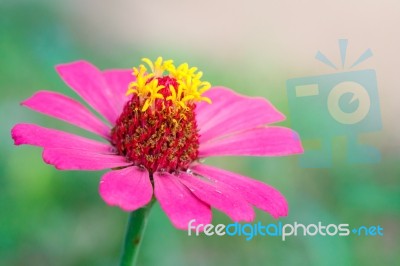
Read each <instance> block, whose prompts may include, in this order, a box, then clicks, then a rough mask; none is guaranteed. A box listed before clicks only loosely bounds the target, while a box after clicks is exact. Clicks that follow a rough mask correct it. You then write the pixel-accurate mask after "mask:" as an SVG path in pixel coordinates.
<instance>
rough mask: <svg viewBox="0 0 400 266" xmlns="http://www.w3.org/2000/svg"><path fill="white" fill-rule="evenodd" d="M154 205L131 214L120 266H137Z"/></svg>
mask: <svg viewBox="0 0 400 266" xmlns="http://www.w3.org/2000/svg"><path fill="white" fill-rule="evenodd" d="M152 203H153V202H150V203H149V204H148V205H147V206H145V207H143V208H140V209H137V210H136V211H133V212H131V213H130V214H129V219H128V225H127V227H126V233H125V241H124V246H123V250H122V255H121V261H120V266H134V265H136V260H137V257H138V254H139V249H140V245H141V243H142V242H143V235H144V231H145V229H146V225H147V220H148V216H149V213H150V209H151V206H152V205H153V204H152Z"/></svg>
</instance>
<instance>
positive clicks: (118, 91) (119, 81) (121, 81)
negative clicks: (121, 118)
mask: <svg viewBox="0 0 400 266" xmlns="http://www.w3.org/2000/svg"><path fill="white" fill-rule="evenodd" d="M103 76H104V78H105V80H106V82H107V84H108V87H109V88H111V89H112V91H113V93H114V97H115V99H116V100H115V104H116V106H115V108H116V110H117V112H118V113H122V109H123V107H124V105H125V103H126V102H127V101H128V100H129V99H130V98H131V97H130V96H126V92H127V90H128V87H129V83H131V82H133V81H135V77H134V76H133V75H132V69H109V70H106V71H103Z"/></svg>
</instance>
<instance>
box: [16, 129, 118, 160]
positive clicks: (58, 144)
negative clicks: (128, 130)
mask: <svg viewBox="0 0 400 266" xmlns="http://www.w3.org/2000/svg"><path fill="white" fill-rule="evenodd" d="M11 136H12V138H13V139H14V144H15V145H21V144H29V145H34V146H39V147H43V148H65V149H77V150H87V151H92V152H97V153H105V154H113V153H115V152H113V148H112V147H111V145H109V144H105V143H101V142H98V141H95V140H91V139H87V138H84V137H80V136H77V135H74V134H70V133H67V132H64V131H59V130H56V129H50V128H45V127H41V126H38V125H34V124H17V125H15V126H14V127H13V129H12V130H11Z"/></svg>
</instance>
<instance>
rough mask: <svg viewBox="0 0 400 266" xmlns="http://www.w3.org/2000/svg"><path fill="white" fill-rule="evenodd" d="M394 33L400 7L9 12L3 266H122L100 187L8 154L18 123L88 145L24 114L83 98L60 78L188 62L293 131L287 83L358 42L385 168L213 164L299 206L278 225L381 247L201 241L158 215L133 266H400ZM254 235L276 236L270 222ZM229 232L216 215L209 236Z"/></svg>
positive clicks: (59, 5) (82, 4) (13, 151)
mask: <svg viewBox="0 0 400 266" xmlns="http://www.w3.org/2000/svg"><path fill="white" fill-rule="evenodd" d="M399 25H400V2H399V1H361V0H357V1H317V0H315V1H226V0H223V1H209V0H205V1H177V0H172V1H161V0H159V1H106V0H98V1H89V0H81V1H77V0H72V1H23V0H21V1H5V0H3V1H1V2H0V86H1V89H0V96H1V97H0V108H1V109H0V112H1V113H0V114H1V120H0V121H1V122H0V123H1V126H0V137H1V139H0V149H1V160H0V264H1V265H61V266H62V265H117V261H118V256H119V249H120V246H121V240H122V237H123V233H124V226H125V222H126V218H127V214H126V213H124V212H122V211H120V210H119V209H117V208H110V207H108V206H106V205H105V204H104V203H103V202H102V200H101V199H100V197H99V196H98V194H97V186H98V181H99V179H100V176H101V174H102V173H100V172H90V173H87V172H86V173H85V172H59V171H56V170H55V169H54V168H53V167H51V166H48V165H45V164H44V163H43V162H42V160H41V157H40V154H41V152H40V149H38V148H32V147H18V148H16V147H14V146H13V145H12V141H11V138H10V134H9V130H10V129H11V127H12V125H14V124H16V123H18V122H22V121H23V122H34V123H38V124H41V125H44V126H47V127H54V128H61V129H64V130H67V131H71V132H77V133H82V131H79V130H77V129H75V128H73V127H71V126H68V125H65V124H63V123H61V122H58V121H56V120H54V119H50V118H46V117H44V116H41V115H39V114H36V113H34V112H31V111H29V110H26V109H24V108H22V107H20V106H19V105H18V104H19V102H21V101H22V100H24V99H26V98H27V97H29V96H30V95H32V94H33V93H34V92H35V91H36V90H39V89H48V90H55V91H58V92H62V93H66V94H68V95H70V96H73V97H76V95H74V94H73V93H72V92H71V91H70V90H69V89H68V88H67V87H66V86H65V85H64V84H63V83H62V82H61V81H60V80H59V78H58V77H57V75H56V74H55V72H54V70H53V66H54V65H56V64H59V63H63V62H69V61H73V60H77V59H85V60H89V61H91V62H93V63H94V64H96V65H97V66H99V67H100V68H102V69H105V68H128V67H132V66H134V65H136V64H138V63H139V62H140V58H142V57H150V58H153V59H154V58H156V57H157V56H159V55H161V56H163V57H165V58H172V59H174V60H175V61H176V62H178V63H179V62H183V61H187V62H189V64H191V65H194V66H198V67H199V68H200V69H202V70H203V71H204V72H205V78H206V79H208V80H209V81H210V82H211V83H212V84H214V85H224V86H226V87H230V88H232V89H233V90H235V91H238V92H240V93H243V94H247V95H252V96H256V95H257V96H262V97H266V98H268V99H269V100H270V101H271V102H272V103H273V104H274V105H276V106H277V108H278V109H279V110H281V111H282V112H283V113H284V114H286V115H287V116H288V120H287V121H286V122H284V123H283V125H285V126H290V115H289V112H288V110H289V107H288V101H287V95H286V88H285V86H286V85H285V84H286V80H288V79H290V78H294V77H303V76H314V75H320V74H329V73H334V72H335V70H332V69H331V68H329V67H327V66H325V65H324V64H322V63H321V62H319V61H317V60H315V59H314V57H315V54H316V52H317V51H318V50H319V51H321V52H323V53H324V54H325V55H327V56H328V57H329V59H331V60H332V61H333V62H334V63H336V64H338V65H340V54H339V49H338V43H337V41H338V39H348V40H349V46H348V50H347V55H348V57H347V58H348V62H353V61H354V60H355V59H356V58H357V57H358V56H359V55H360V54H361V53H362V52H364V51H365V50H366V49H367V48H370V49H371V50H372V51H373V54H374V55H373V57H371V58H370V59H368V60H367V61H365V62H363V63H362V64H360V65H359V66H357V67H356V68H355V70H362V69H375V71H376V73H377V79H378V89H379V95H380V105H381V115H382V123H383V129H382V130H381V131H379V132H372V133H368V134H366V136H363V137H364V138H365V139H366V140H367V141H368V142H369V143H371V144H373V145H375V146H376V147H378V148H379V149H380V151H381V153H382V161H381V162H380V163H378V164H373V165H351V164H348V163H346V162H345V161H344V159H343V158H344V155H345V148H344V144H345V139H343V138H339V140H337V145H336V148H335V150H334V151H335V152H336V156H335V163H334V166H333V167H332V168H329V169H304V168H301V167H299V165H298V161H297V158H296V157H290V158H217V159H213V160H209V162H210V163H212V164H214V165H217V166H219V167H223V168H226V169H229V170H231V171H237V172H240V173H242V174H245V175H248V176H251V177H253V178H256V179H260V180H263V181H264V182H266V183H269V184H271V185H273V186H275V187H276V188H278V189H279V190H280V191H282V193H283V194H284V195H285V196H286V197H287V199H288V201H289V206H290V213H289V216H288V217H287V218H284V219H282V222H288V223H289V222H293V221H298V222H302V223H306V224H307V223H317V222H318V221H323V222H325V223H349V224H351V225H354V226H361V225H367V226H369V225H378V224H380V225H381V226H382V227H383V228H384V234H385V235H384V236H383V237H358V238H357V237H354V236H353V237H352V236H350V237H347V238H339V237H333V238H321V237H297V238H291V239H288V241H286V242H282V241H281V240H279V239H277V238H268V237H256V238H255V239H253V240H252V241H249V242H247V241H245V240H244V238H240V237H234V238H230V237H220V238H218V237H205V236H202V237H199V238H194V237H188V236H187V234H186V232H184V231H179V230H177V229H175V228H173V227H172V225H171V224H170V222H169V220H168V219H167V218H166V216H165V214H164V213H163V212H162V211H161V209H160V208H159V206H158V205H156V206H155V208H154V210H153V211H152V213H151V216H150V223H149V225H148V228H147V232H146V235H145V239H144V243H143V247H142V252H141V254H140V257H139V261H138V264H139V265H377V264H379V265H395V264H398V263H400V257H399V255H398V254H396V252H397V250H398V247H399V244H400V243H399V241H400V232H399V228H398V225H399V223H400V212H399V210H400V187H399V176H400V168H399V165H400V154H399V148H400V147H399V146H400V130H399V123H398V114H399V111H400V104H399V100H400V97H399V96H400V82H399V76H400V67H399V62H400V52H399V48H400V30H399ZM339 71H343V70H339ZM345 71H346V69H345ZM305 119H307V118H305ZM316 126H318V125H316ZM258 221H261V222H262V223H264V224H267V223H272V222H275V220H273V219H272V218H271V217H270V216H269V215H267V214H265V213H262V212H257V217H256V220H255V222H258ZM229 222H230V220H229V219H228V218H227V217H226V216H225V215H223V214H220V213H218V212H215V216H214V220H213V223H214V224H217V223H225V224H227V223H229Z"/></svg>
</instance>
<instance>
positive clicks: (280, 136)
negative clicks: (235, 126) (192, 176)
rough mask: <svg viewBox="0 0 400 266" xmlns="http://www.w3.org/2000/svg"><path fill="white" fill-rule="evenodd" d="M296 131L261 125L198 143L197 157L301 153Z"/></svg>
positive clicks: (301, 148) (301, 149)
mask: <svg viewBox="0 0 400 266" xmlns="http://www.w3.org/2000/svg"><path fill="white" fill-rule="evenodd" d="M302 152H303V147H302V145H301V141H300V138H299V136H298V135H297V133H296V132H295V131H293V130H291V129H290V128H286V127H261V128H254V129H251V130H247V131H243V132H239V133H237V134H234V135H230V136H228V137H226V138H223V139H219V140H215V141H212V142H207V143H205V144H202V143H200V147H199V157H208V156H221V155H250V156H284V155H290V154H296V153H302Z"/></svg>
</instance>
